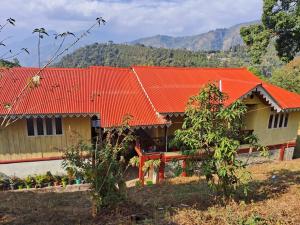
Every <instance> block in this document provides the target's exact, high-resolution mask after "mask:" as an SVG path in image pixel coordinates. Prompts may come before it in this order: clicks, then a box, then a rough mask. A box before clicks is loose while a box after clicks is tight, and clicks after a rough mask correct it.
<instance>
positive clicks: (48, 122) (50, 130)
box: [45, 118, 53, 135]
mask: <svg viewBox="0 0 300 225" xmlns="http://www.w3.org/2000/svg"><path fill="white" fill-rule="evenodd" d="M45 122H46V134H47V135H52V134H53V125H52V123H53V120H52V119H51V118H46V119H45Z"/></svg>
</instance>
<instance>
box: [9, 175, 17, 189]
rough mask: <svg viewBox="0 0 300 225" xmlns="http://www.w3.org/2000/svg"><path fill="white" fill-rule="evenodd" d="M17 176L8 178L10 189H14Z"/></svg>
mask: <svg viewBox="0 0 300 225" xmlns="http://www.w3.org/2000/svg"><path fill="white" fill-rule="evenodd" d="M17 182H18V178H17V177H16V176H12V177H10V178H9V186H10V189H11V190H15V188H16V186H17Z"/></svg>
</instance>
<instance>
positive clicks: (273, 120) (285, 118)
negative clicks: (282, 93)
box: [267, 112, 289, 130]
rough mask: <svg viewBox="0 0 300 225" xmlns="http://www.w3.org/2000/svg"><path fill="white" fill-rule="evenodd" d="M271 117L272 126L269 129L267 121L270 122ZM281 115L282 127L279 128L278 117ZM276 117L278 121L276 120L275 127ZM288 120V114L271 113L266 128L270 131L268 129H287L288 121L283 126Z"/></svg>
mask: <svg viewBox="0 0 300 225" xmlns="http://www.w3.org/2000/svg"><path fill="white" fill-rule="evenodd" d="M271 115H273V118H272V125H271V127H270V128H269V121H270V117H271ZM281 115H283V120H282V126H281V127H279V124H280V117H281ZM276 116H278V120H277V124H276V125H277V126H276V127H275V117H276ZM288 118H289V113H276V112H271V113H270V115H269V120H268V124H267V128H268V129H269V130H270V129H282V128H287V127H288V126H289V121H288V122H287V125H286V126H284V124H285V121H286V120H287V119H288Z"/></svg>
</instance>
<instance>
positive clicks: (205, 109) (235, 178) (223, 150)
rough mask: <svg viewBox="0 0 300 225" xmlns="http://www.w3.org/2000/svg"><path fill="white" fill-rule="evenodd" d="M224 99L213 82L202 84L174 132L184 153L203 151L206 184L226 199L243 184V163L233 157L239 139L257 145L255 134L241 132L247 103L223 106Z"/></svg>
mask: <svg viewBox="0 0 300 225" xmlns="http://www.w3.org/2000/svg"><path fill="white" fill-rule="evenodd" d="M227 99H228V97H227V95H226V94H225V93H223V92H221V91H220V90H219V88H218V87H217V86H216V85H215V84H208V85H206V86H205V87H204V88H203V89H202V90H201V91H200V92H199V94H198V95H196V96H193V97H191V98H190V99H189V101H188V104H187V108H186V111H185V119H184V123H183V126H182V129H180V130H177V131H176V133H175V139H176V141H177V142H178V143H179V144H181V145H182V146H184V147H183V149H184V151H183V153H184V154H188V155H191V156H197V154H199V153H202V154H204V159H203V162H202V165H201V167H202V170H203V173H204V175H205V176H206V179H207V181H208V182H209V185H210V186H211V187H214V188H217V189H218V190H221V191H222V192H223V194H224V196H225V197H226V199H228V198H229V197H230V196H231V194H232V193H233V191H234V190H235V188H236V187H237V186H239V185H241V184H244V183H243V182H244V181H243V178H244V177H245V175H247V172H246V171H245V170H244V168H245V166H246V164H245V163H243V162H242V161H241V160H239V159H237V151H238V148H239V146H240V145H241V142H242V141H243V142H247V143H249V144H250V145H251V146H253V147H259V146H258V144H257V142H258V140H257V138H256V136H255V135H253V134H247V133H245V134H244V133H242V132H241V131H242V130H243V128H244V125H243V118H244V116H245V114H246V112H247V107H246V106H245V104H243V103H242V102H241V101H236V102H234V103H232V104H231V105H229V106H226V100H227ZM201 158H203V157H201ZM191 165H193V164H191ZM246 190H247V186H245V191H246Z"/></svg>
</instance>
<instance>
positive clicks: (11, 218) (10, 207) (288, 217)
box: [0, 159, 300, 225]
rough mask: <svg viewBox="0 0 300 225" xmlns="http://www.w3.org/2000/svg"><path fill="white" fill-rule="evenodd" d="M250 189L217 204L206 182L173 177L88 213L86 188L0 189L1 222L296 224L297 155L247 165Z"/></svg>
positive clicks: (299, 220)
mask: <svg viewBox="0 0 300 225" xmlns="http://www.w3.org/2000/svg"><path fill="white" fill-rule="evenodd" d="M249 170H250V171H251V172H252V174H253V181H252V182H251V189H252V191H251V192H250V193H249V196H248V197H247V198H246V199H243V200H242V198H240V197H239V196H237V197H236V201H234V202H231V203H230V204H228V205H226V207H225V206H222V205H219V204H218V202H217V201H216V199H215V195H214V194H213V193H212V192H211V191H210V190H209V188H208V187H207V185H206V183H205V181H204V180H203V179H199V178H197V177H188V178H174V179H170V180H167V181H166V182H164V183H162V184H159V185H156V186H153V187H145V188H135V187H134V188H130V189H129V191H128V201H129V202H124V203H123V204H122V205H120V206H118V207H116V208H114V209H106V210H103V212H101V215H100V216H99V217H98V218H97V219H93V218H92V217H91V203H90V200H89V195H88V192H72V193H66V192H63V193H53V192H51V193H42V192H39V193H35V192H23V193H21V192H2V193H0V223H1V224H26V225H27V224H49V225H54V224H134V223H133V222H131V220H132V219H131V218H132V215H134V214H135V215H136V216H134V217H135V218H137V220H138V219H141V221H140V223H141V224H174V225H176V224H186V225H192V224H193V225H194V224H300V159H298V160H293V161H289V162H274V163H268V164H260V165H255V166H252V167H251V168H249Z"/></svg>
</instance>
